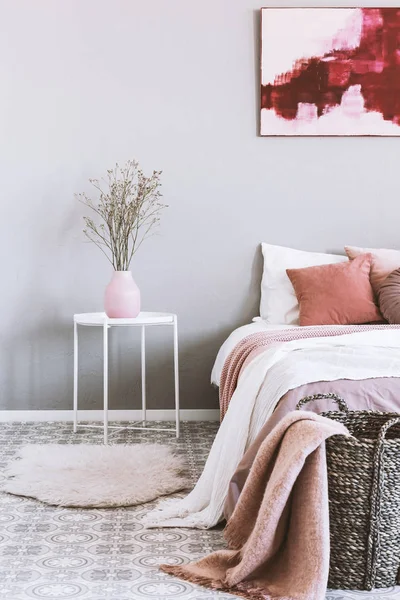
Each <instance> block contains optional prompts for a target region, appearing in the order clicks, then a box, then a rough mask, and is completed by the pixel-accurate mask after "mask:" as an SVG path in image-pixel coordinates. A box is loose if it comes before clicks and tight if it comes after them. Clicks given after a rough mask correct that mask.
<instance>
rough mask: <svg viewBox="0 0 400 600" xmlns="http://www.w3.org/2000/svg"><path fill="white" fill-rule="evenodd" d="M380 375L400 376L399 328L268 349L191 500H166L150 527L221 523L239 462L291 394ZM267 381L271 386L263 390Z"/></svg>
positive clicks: (233, 407)
mask: <svg viewBox="0 0 400 600" xmlns="http://www.w3.org/2000/svg"><path fill="white" fill-rule="evenodd" d="M267 375H268V379H266V377H267ZM376 377H400V332H399V330H398V329H397V330H395V329H388V330H374V331H367V332H361V333H352V334H347V335H340V336H337V337H325V338H313V339H301V340H295V341H292V342H286V343H280V344H274V345H273V346H270V347H268V348H267V349H266V350H265V351H264V352H263V353H262V354H260V355H259V356H257V357H256V358H255V359H254V360H253V361H252V362H251V363H250V364H249V365H248V366H247V367H246V369H244V371H243V372H242V375H241V377H240V379H239V382H238V386H237V388H236V391H235V393H234V394H233V396H232V399H231V401H230V404H229V410H228V411H227V413H226V415H225V418H224V420H223V421H222V424H221V427H220V428H219V431H218V433H217V436H216V438H215V440H214V443H213V446H212V448H211V451H210V455H209V457H208V460H207V463H206V466H205V467H204V471H203V473H202V475H201V477H200V479H199V481H198V482H197V484H196V486H195V488H194V489H193V490H192V491H191V492H190V494H189V495H188V496H186V498H183V499H174V500H165V501H163V502H161V504H160V506H159V509H158V510H157V509H156V510H155V511H153V512H151V513H149V514H148V515H146V517H145V519H144V521H143V522H144V524H145V526H148V527H197V528H200V529H206V528H209V527H212V526H214V525H216V524H217V523H218V522H219V521H220V520H221V518H222V515H223V506H224V502H225V499H226V494H227V491H228V487H229V482H230V480H231V477H232V475H233V473H234V472H235V470H236V467H237V465H238V464H239V462H240V460H241V458H242V456H243V454H244V452H245V451H246V449H247V447H248V446H249V445H250V444H251V443H252V442H253V441H254V439H255V437H256V436H257V434H258V432H259V431H260V429H261V427H262V426H263V425H264V423H265V422H266V420H267V419H268V417H269V416H270V415H271V414H272V412H273V410H274V408H275V406H276V405H277V403H278V402H279V400H280V398H281V397H282V396H283V395H284V394H285V393H286V392H288V391H289V390H290V389H294V388H296V387H298V386H300V385H305V384H307V383H313V382H315V381H334V380H337V379H354V380H360V379H370V378H376ZM263 383H264V387H265V384H267V388H268V389H266V390H264V391H265V392H266V393H263V394H259V391H260V388H261V386H262V385H263Z"/></svg>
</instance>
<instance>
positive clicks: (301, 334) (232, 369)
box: [219, 325, 400, 421]
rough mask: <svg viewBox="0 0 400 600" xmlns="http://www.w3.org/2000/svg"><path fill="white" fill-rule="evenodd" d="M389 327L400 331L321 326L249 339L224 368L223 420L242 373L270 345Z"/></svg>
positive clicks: (237, 349)
mask: <svg viewBox="0 0 400 600" xmlns="http://www.w3.org/2000/svg"><path fill="white" fill-rule="evenodd" d="M388 327H391V328H394V329H396V328H397V329H400V325H328V326H326V325H325V326H324V325H321V326H316V327H298V328H296V329H283V330H282V329H281V330H276V331H266V332H260V333H254V334H252V335H249V336H247V337H245V338H244V339H243V340H242V341H241V342H239V343H238V344H237V345H236V346H235V348H234V349H233V350H232V352H231V353H230V354H229V356H228V358H227V359H226V361H225V364H224V367H223V369H222V374H221V382H220V388H219V400H220V413H221V421H222V419H223V418H224V416H225V413H226V411H227V410H228V406H229V402H230V400H231V398H232V396H233V393H234V391H235V389H236V386H237V383H238V379H239V375H240V373H241V371H242V370H243V369H244V368H245V367H246V366H247V365H248V364H249V362H251V361H252V360H253V359H254V358H255V357H256V356H258V355H259V354H260V353H261V352H263V351H264V350H266V349H267V348H268V347H269V346H272V345H273V344H279V343H282V342H291V341H293V340H299V339H307V338H317V337H334V336H338V335H345V334H348V333H359V332H360V331H372V330H374V329H387V328H388Z"/></svg>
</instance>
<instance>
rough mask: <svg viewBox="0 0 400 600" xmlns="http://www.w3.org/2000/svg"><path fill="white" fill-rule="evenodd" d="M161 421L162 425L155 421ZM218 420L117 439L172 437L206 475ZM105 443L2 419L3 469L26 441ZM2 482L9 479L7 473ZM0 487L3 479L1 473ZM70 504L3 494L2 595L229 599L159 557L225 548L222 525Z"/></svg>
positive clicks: (176, 559)
mask: <svg viewBox="0 0 400 600" xmlns="http://www.w3.org/2000/svg"><path fill="white" fill-rule="evenodd" d="M154 426H156V425H154ZM217 427H218V424H217V423H184V424H183V426H182V437H181V438H180V439H179V440H176V439H175V438H173V437H172V435H171V434H168V433H167V434H166V433H164V432H155V431H154V432H150V433H149V432H140V431H139V432H132V431H118V433H117V434H114V435H113V436H112V438H111V441H113V442H115V443H117V444H124V443H142V442H149V441H151V442H158V443H168V444H169V445H170V446H171V447H172V448H174V449H175V450H176V451H177V452H178V453H181V454H182V455H184V456H185V458H186V460H187V461H188V463H189V467H190V474H191V479H192V483H194V482H195V481H196V479H197V477H198V476H199V474H200V472H201V469H202V466H203V464H204V462H205V459H206V457H207V454H208V451H209V449H210V446H211V443H212V440H213V438H214V435H215V433H216V431H217ZM54 443H57V444H76V443H79V444H80V443H86V444H101V443H102V434H101V430H99V429H97V430H96V429H94V430H89V429H82V430H81V431H80V432H78V433H77V434H76V435H74V434H73V433H72V427H71V426H70V425H69V424H66V423H36V424H35V423H30V424H29V423H28V424H20V423H4V424H0V469H4V467H5V465H6V464H7V463H8V462H9V461H10V459H11V458H12V457H13V456H15V453H16V452H17V450H18V448H19V447H20V446H21V445H25V444H54ZM3 481H4V478H3ZM0 484H1V478H0ZM153 506H155V502H152V503H149V504H147V505H146V506H134V507H130V508H117V509H71V508H60V507H54V506H49V505H46V504H42V503H40V502H37V501H35V500H30V499H26V498H22V497H16V496H10V495H8V494H0V599H4V600H32V599H36V600H38V599H41V600H44V599H46V600H56V599H57V600H63V599H65V600H69V599H71V600H75V599H77V600H81V599H82V600H89V599H90V600H146V599H147V600H194V599H197V600H228V599H232V598H234V596H230V595H227V594H225V593H217V592H212V591H210V590H207V589H204V588H199V587H196V586H194V585H191V584H189V583H187V582H184V581H180V580H178V579H173V578H171V577H169V576H167V575H165V574H164V573H161V572H160V571H159V570H158V565H159V564H160V563H170V564H173V565H174V564H176V565H179V564H183V563H187V562H189V561H192V560H196V559H198V558H200V557H201V556H204V555H205V554H207V553H209V552H212V551H213V550H216V549H219V548H223V547H224V542H223V538H222V528H220V527H219V528H215V529H213V530H210V531H200V530H191V529H163V530H162V529H160V530H153V529H149V530H146V529H144V528H143V526H142V524H141V519H142V517H143V515H144V514H145V512H146V511H147V510H148V509H149V507H153ZM399 598H400V588H397V589H394V588H391V589H388V590H382V591H375V592H371V593H369V594H368V593H365V592H340V591H335V592H328V594H327V600H395V599H397V600H398V599H399Z"/></svg>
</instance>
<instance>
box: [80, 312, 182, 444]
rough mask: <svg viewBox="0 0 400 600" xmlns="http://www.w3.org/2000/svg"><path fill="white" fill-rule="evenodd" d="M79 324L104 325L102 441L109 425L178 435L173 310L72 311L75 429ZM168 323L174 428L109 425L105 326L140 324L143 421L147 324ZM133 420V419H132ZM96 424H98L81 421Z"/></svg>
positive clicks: (177, 388)
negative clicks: (117, 315) (114, 314)
mask: <svg viewBox="0 0 400 600" xmlns="http://www.w3.org/2000/svg"><path fill="white" fill-rule="evenodd" d="M78 325H83V326H86V327H102V328H103V369H104V378H103V384H104V392H103V399H104V411H103V413H104V425H103V427H104V443H105V444H107V442H108V429H109V428H112V429H149V430H153V431H154V430H155V431H171V432H174V433H176V437H177V438H178V437H179V365H178V319H177V316H176V315H174V314H172V313H158V312H141V313H139V315H138V316H137V317H136V319H109V318H108V317H107V315H106V314H105V313H84V314H80V315H74V432H76V430H77V426H78ZM157 325H169V326H170V327H172V328H173V332H174V376H175V429H171V428H166V427H164V428H162V429H161V428H158V429H156V428H154V427H145V426H144V425H143V426H137V427H135V426H129V427H123V428H122V427H118V426H114V427H110V426H109V425H108V330H109V328H110V327H140V328H141V334H142V336H141V367H142V421H143V423H144V424H145V423H146V327H155V326H157ZM135 423H136V422H135ZM82 427H99V425H82ZM100 427H101V426H100Z"/></svg>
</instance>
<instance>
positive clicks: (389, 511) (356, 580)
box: [297, 394, 400, 590]
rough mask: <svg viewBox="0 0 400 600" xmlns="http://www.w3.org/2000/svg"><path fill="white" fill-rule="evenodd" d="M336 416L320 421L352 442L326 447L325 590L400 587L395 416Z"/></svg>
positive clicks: (338, 439)
mask: <svg viewBox="0 0 400 600" xmlns="http://www.w3.org/2000/svg"><path fill="white" fill-rule="evenodd" d="M320 398H330V399H333V400H334V401H336V403H337V404H338V405H339V411H336V412H333V411H332V412H325V413H322V414H323V416H325V417H329V418H330V419H333V420H335V421H339V422H340V423H343V424H344V425H345V426H346V427H347V429H348V430H349V431H350V433H351V434H352V436H353V437H351V438H350V437H346V436H343V435H336V436H333V437H331V438H329V439H328V440H327V441H326V455H327V465H328V486H329V519H330V542H331V557H330V566H329V581H328V587H329V588H332V589H356V590H372V589H374V588H383V587H390V586H394V585H396V584H397V583H400V415H399V414H396V413H382V412H373V411H349V410H348V407H347V405H346V402H345V401H344V400H343V398H340V397H339V396H337V395H336V394H316V395H314V396H307V397H305V398H303V399H302V400H300V402H299V403H298V405H297V407H298V408H300V407H302V406H303V405H304V404H306V403H307V402H311V401H313V400H318V399H320Z"/></svg>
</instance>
